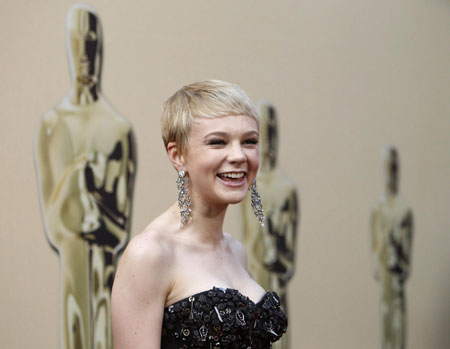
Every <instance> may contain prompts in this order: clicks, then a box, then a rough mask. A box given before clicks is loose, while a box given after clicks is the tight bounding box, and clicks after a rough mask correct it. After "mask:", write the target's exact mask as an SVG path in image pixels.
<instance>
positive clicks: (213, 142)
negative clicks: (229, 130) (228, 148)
mask: <svg viewBox="0 0 450 349" xmlns="http://www.w3.org/2000/svg"><path fill="white" fill-rule="evenodd" d="M208 145H225V141H224V140H223V139H212V140H210V141H208Z"/></svg>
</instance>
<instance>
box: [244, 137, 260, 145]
mask: <svg viewBox="0 0 450 349" xmlns="http://www.w3.org/2000/svg"><path fill="white" fill-rule="evenodd" d="M244 144H253V145H256V144H258V139H257V138H249V139H246V140H245V141H244Z"/></svg>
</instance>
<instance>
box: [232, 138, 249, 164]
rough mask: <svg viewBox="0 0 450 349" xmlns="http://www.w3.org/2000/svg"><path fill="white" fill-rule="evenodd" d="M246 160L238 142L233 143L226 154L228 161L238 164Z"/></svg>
mask: <svg viewBox="0 0 450 349" xmlns="http://www.w3.org/2000/svg"><path fill="white" fill-rule="evenodd" d="M246 160H247V156H246V155H245V153H244V149H243V148H242V145H241V143H240V142H233V143H231V145H230V151H229V154H228V161H229V162H231V163H240V162H244V161H246Z"/></svg>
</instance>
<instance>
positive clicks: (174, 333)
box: [161, 287, 287, 349]
mask: <svg viewBox="0 0 450 349" xmlns="http://www.w3.org/2000/svg"><path fill="white" fill-rule="evenodd" d="M286 328H287V317H286V315H285V313H284V312H283V311H282V310H281V308H280V300H279V298H278V295H277V294H276V293H275V292H266V294H265V295H264V296H263V297H262V298H261V300H260V301H259V302H257V303H254V302H253V301H252V300H250V299H249V298H248V297H246V296H244V295H242V294H241V293H239V291H237V290H234V289H230V288H227V289H222V288H217V287H214V288H212V289H210V290H207V291H203V292H200V293H197V294H195V295H192V296H190V297H188V298H185V299H182V300H180V301H178V302H176V303H174V304H172V305H170V306H168V307H166V308H164V319H163V328H162V338H161V348H162V349H179V348H208V349H209V348H230V349H231V348H236V349H237V348H239V349H240V348H245V349H248V348H271V346H272V345H271V343H272V342H274V341H276V340H278V339H279V338H280V337H281V336H282V334H283V333H284V332H286Z"/></svg>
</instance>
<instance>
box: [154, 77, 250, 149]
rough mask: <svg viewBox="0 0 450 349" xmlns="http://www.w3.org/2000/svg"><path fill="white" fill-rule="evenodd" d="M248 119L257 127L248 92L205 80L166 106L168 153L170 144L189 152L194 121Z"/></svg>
mask: <svg viewBox="0 0 450 349" xmlns="http://www.w3.org/2000/svg"><path fill="white" fill-rule="evenodd" d="M228 115H247V116H250V117H253V118H254V119H255V120H256V122H257V123H258V127H259V115H258V112H257V111H256V108H255V106H254V105H253V103H252V101H251V100H250V98H248V96H247V95H246V94H245V92H244V91H243V90H242V89H241V88H240V87H239V86H237V85H234V84H232V83H229V82H225V81H220V80H206V81H200V82H194V83H193V84H190V85H186V86H183V87H182V88H181V89H179V90H178V91H177V92H175V94H174V95H173V96H172V97H170V98H169V99H168V100H167V101H166V102H165V103H164V106H163V112H162V117H161V132H162V138H163V141H164V146H165V148H166V150H167V144H168V143H169V142H175V143H176V144H177V148H178V151H179V152H181V154H183V153H184V151H185V150H186V145H187V143H188V136H189V132H190V131H191V127H192V123H193V121H194V119H195V118H217V117H222V116H228Z"/></svg>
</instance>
